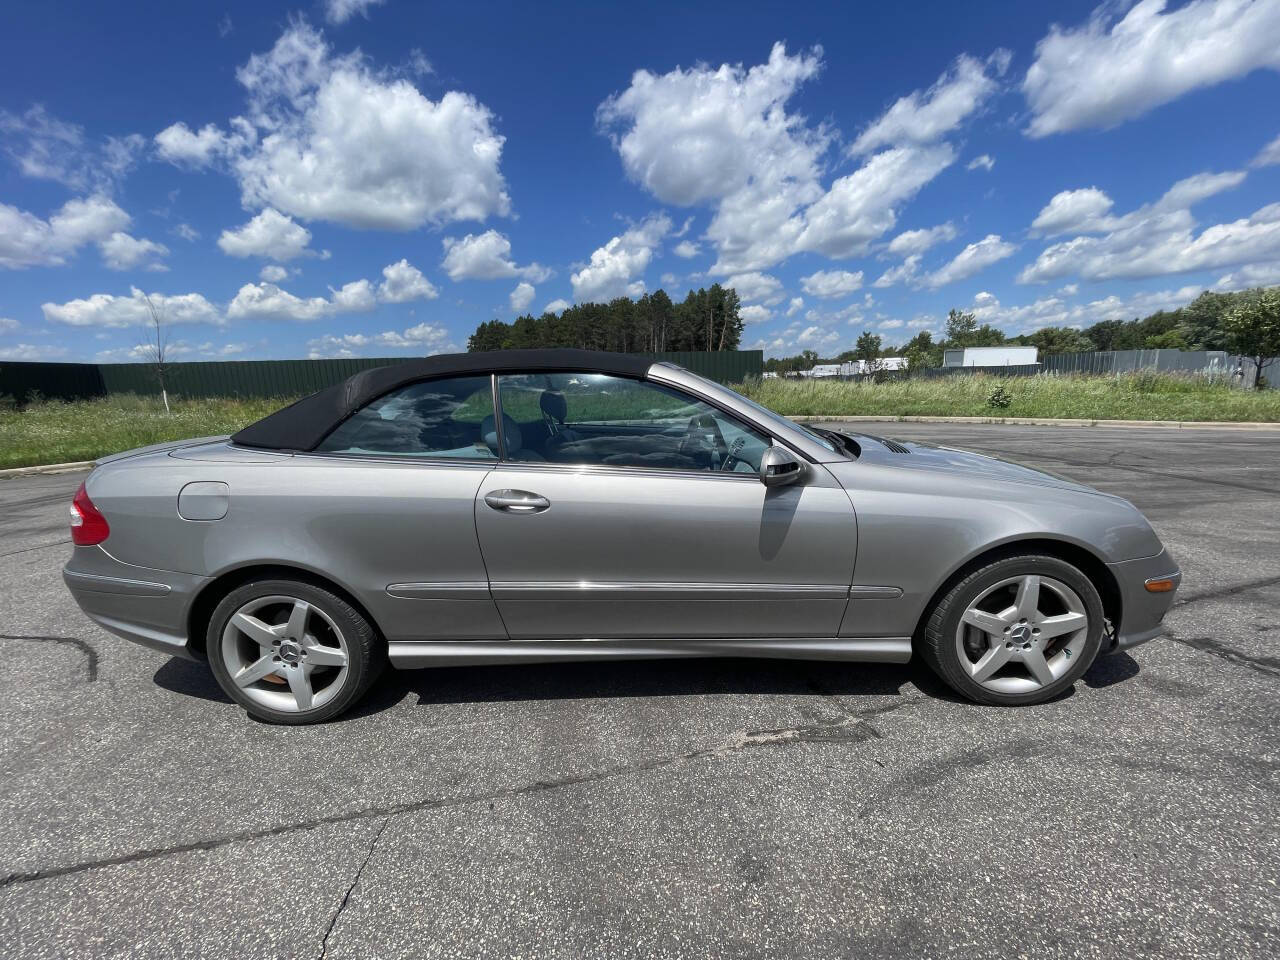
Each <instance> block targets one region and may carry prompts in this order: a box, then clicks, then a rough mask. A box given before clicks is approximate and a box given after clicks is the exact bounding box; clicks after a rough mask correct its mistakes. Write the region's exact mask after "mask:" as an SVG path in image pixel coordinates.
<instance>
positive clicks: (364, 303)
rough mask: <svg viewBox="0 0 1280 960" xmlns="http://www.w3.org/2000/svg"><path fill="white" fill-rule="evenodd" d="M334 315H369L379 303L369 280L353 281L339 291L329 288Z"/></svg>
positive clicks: (345, 284)
mask: <svg viewBox="0 0 1280 960" xmlns="http://www.w3.org/2000/svg"><path fill="white" fill-rule="evenodd" d="M329 296H330V299H331V300H332V302H333V312H334V313H367V312H368V311H370V310H372V309H373V308H374V307H375V306H377V303H378V296H377V294H376V293H374V290H373V284H372V283H370V282H369V281H368V280H352V281H351V282H350V283H344V284H343V285H342V286H341V287H340V288H339V289H337V290H335V289H333V288H332V287H330V288H329Z"/></svg>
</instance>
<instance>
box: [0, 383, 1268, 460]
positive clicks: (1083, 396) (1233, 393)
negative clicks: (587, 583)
mask: <svg viewBox="0 0 1280 960" xmlns="http://www.w3.org/2000/svg"><path fill="white" fill-rule="evenodd" d="M1000 387H1002V388H1003V390H1004V393H1005V394H1006V395H1007V397H1008V405H1007V406H992V405H991V404H990V402H989V401H990V398H991V395H992V393H993V392H995V391H996V389H997V388H1000ZM736 389H738V390H740V391H741V392H742V393H745V394H746V395H747V396H749V397H751V398H752V399H753V400H755V401H757V402H758V403H762V404H764V405H765V406H766V407H769V408H770V409H773V410H776V411H778V412H779V413H781V414H784V415H786V416H819V417H822V416H828V417H830V416H849V415H863V416H882V417H903V416H968V417H1072V418H1081V419H1087V420H1222V421H1231V420H1256V421H1267V422H1280V390H1265V391H1261V392H1256V391H1251V390H1238V389H1236V388H1234V387H1231V386H1229V385H1227V384H1222V383H1217V384H1210V383H1206V382H1204V381H1203V380H1200V379H1196V378H1187V377H1174V376H1168V375H1163V376H1161V375H1155V374H1142V373H1138V374H1126V375H1121V376H1117V377H1071V376H1062V377H1058V376H1040V377H1022V378H1013V379H1008V380H1002V379H1001V378H998V377H990V376H985V375H982V374H978V375H975V376H957V377H945V378H938V379H933V380H925V379H917V380H904V381H898V382H893V383H880V384H876V383H870V382H862V383H841V382H832V381H822V380H817V381H815V380H763V381H753V382H751V383H749V384H745V385H742V384H740V385H738V387H737V388H736ZM291 399H292V398H278V399H267V400H239V399H210V400H182V399H175V400H172V401H171V406H172V413H170V414H166V413H165V412H164V407H163V406H161V404H160V400H159V399H158V398H152V397H139V396H134V395H132V394H124V395H118V396H112V397H108V398H106V399H103V400H93V401H83V402H79V403H59V402H45V403H37V404H31V405H29V406H27V407H26V408H25V409H23V410H21V411H18V410H13V409H3V408H0V468H4V467H22V466H30V465H32V464H43V463H68V462H72V461H79V460H92V459H94V458H96V457H101V456H105V455H106V454H109V453H117V452H119V451H121V450H128V449H130V448H132V447H141V446H145V445H147V444H149V443H161V442H163V441H166V440H182V439H185V438H188V437H202V436H210V435H213V434H222V433H233V432H234V431H236V430H238V429H239V428H240V427H242V426H244V425H245V424H248V423H252V422H253V421H255V420H257V419H259V418H261V417H263V416H265V415H266V414H268V413H270V412H271V411H273V410H277V409H279V408H280V407H282V406H284V405H285V404H287V403H289V402H290V400H291ZM530 409H531V410H532V409H533V408H532V407H530ZM536 415H537V414H536V411H535V412H534V413H531V414H530V416H531V417H536Z"/></svg>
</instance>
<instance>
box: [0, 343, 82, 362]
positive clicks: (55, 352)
mask: <svg viewBox="0 0 1280 960" xmlns="http://www.w3.org/2000/svg"><path fill="white" fill-rule="evenodd" d="M66 355H67V348H66V347H55V346H53V345H52V344H48V343H38V344H37V343H15V344H13V345H12V346H8V347H0V360H56V359H58V357H65V356H66Z"/></svg>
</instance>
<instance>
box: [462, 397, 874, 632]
mask: <svg viewBox="0 0 1280 960" xmlns="http://www.w3.org/2000/svg"><path fill="white" fill-rule="evenodd" d="M498 382H499V387H500V389H499V394H500V403H501V406H502V409H503V417H502V425H503V433H504V441H505V443H506V453H505V458H504V460H503V462H501V463H500V464H498V466H497V467H496V468H495V469H494V470H493V471H492V472H491V473H490V474H488V476H486V478H485V482H484V483H483V484H482V485H481V489H480V491H479V496H478V497H477V498H476V505H475V518H476V531H477V534H478V536H479V542H480V547H481V552H482V554H483V556H484V561H485V566H486V568H487V570H488V574H489V582H490V589H491V591H492V594H493V597H494V599H495V600H496V602H497V604H498V609H499V610H500V612H501V614H502V618H503V621H504V623H505V625H506V627H507V631H508V633H509V634H510V635H511V637H512V638H521V639H534V638H625V637H637V638H646V637H652V638H690V639H693V638H707V637H832V636H835V635H836V633H837V631H838V629H839V624H840V618H841V616H842V614H843V612H844V609H845V605H846V599H847V596H848V588H849V583H850V580H851V577H852V573H853V562H854V555H855V552H856V547H857V528H856V524H855V521H854V516H853V509H852V507H851V505H850V503H849V498H848V497H847V496H846V495H845V493H844V491H843V490H842V489H841V488H840V487H839V485H838V484H837V483H836V482H835V480H834V479H833V478H832V477H831V476H830V474H828V473H827V471H826V470H825V469H824V468H822V467H821V466H820V465H817V464H813V465H811V469H810V470H809V472H808V476H807V477H806V479H805V480H804V481H802V482H800V483H797V484H794V485H792V486H787V487H774V488H771V489H770V488H766V487H765V486H764V485H763V484H762V483H760V481H759V479H758V476H757V470H758V468H759V462H760V456H761V455H762V454H763V452H764V450H765V449H767V447H768V446H769V445H770V443H771V438H770V437H769V436H768V435H767V434H765V433H763V432H761V431H760V430H758V429H756V428H754V427H752V426H750V425H748V424H746V423H744V422H742V421H740V420H737V419H736V418H734V417H732V416H730V415H729V414H727V413H725V412H723V411H721V410H719V409H717V408H715V407H712V406H711V405H709V404H707V403H705V402H703V401H701V400H699V399H697V398H695V397H692V396H690V395H688V394H684V393H681V392H679V391H676V390H674V389H672V388H670V387H667V386H663V385H658V384H654V383H650V382H644V381H636V380H629V379H626V378H620V377H611V376H604V375H599V374H575V373H563V374H558V373H553V374H530V375H524V376H500V377H499V378H498ZM548 411H550V414H549V413H548Z"/></svg>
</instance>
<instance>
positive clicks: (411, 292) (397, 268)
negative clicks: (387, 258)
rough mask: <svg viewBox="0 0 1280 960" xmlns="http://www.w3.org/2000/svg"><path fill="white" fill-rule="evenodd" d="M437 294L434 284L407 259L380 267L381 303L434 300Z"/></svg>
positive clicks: (379, 297)
mask: <svg viewBox="0 0 1280 960" xmlns="http://www.w3.org/2000/svg"><path fill="white" fill-rule="evenodd" d="M438 296H440V292H439V291H438V290H436V288H435V285H434V284H432V282H431V281H430V280H428V279H427V278H426V277H424V276H423V275H422V271H421V270H419V269H418V268H417V267H415V266H414V265H413V264H411V263H410V262H409V261H408V260H400V261H399V262H397V263H392V264H388V265H387V266H385V267H383V268H382V283H380V284H378V299H379V300H380V301H382V302H383V303H408V302H409V301H410V300H434V299H436V297H438Z"/></svg>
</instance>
